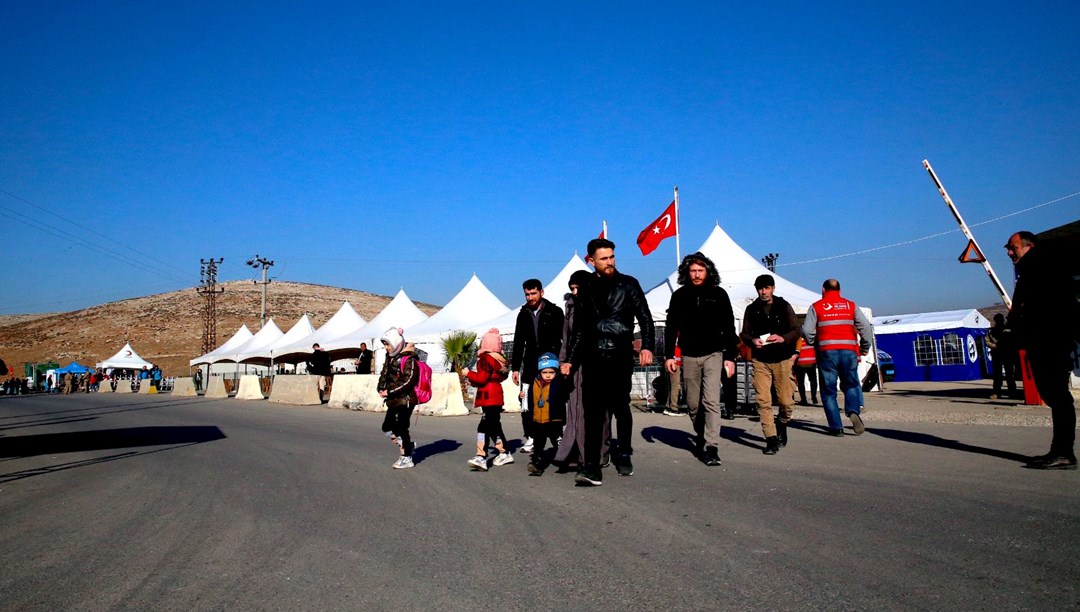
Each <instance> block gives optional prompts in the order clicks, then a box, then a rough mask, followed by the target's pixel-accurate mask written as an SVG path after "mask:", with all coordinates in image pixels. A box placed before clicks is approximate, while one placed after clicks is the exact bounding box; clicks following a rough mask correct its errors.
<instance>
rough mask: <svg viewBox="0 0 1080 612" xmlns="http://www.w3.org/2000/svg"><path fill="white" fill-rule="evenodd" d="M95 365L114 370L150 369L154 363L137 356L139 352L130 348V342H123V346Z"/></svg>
mask: <svg viewBox="0 0 1080 612" xmlns="http://www.w3.org/2000/svg"><path fill="white" fill-rule="evenodd" d="M95 367H98V368H103V369H108V368H113V369H114V370H125V369H126V370H141V369H143V368H147V369H150V368H152V367H154V364H152V363H150V362H149V361H147V360H145V359H143V358H142V357H139V354H138V353H136V352H135V349H133V348H131V344H130V343H125V344H124V348H122V349H120V351H119V352H118V353H116V354H115V355H113V356H112V357H109V358H108V359H106V360H105V361H102V362H100V363H98V364H97V365H96V366H95Z"/></svg>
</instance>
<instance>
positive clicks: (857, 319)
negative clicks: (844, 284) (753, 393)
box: [802, 278, 873, 436]
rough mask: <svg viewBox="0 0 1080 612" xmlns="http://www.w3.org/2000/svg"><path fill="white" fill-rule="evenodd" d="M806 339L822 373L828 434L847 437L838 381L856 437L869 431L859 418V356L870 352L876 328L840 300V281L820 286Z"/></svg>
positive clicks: (805, 325)
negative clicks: (838, 396)
mask: <svg viewBox="0 0 1080 612" xmlns="http://www.w3.org/2000/svg"><path fill="white" fill-rule="evenodd" d="M802 333H803V337H804V338H806V341H807V343H809V344H811V345H813V347H814V350H815V352H816V355H817V363H818V369H819V370H820V371H821V378H822V387H821V403H822V405H824V407H825V417H826V418H827V419H828V420H829V435H832V436H842V435H844V424H843V422H842V421H841V420H840V404H839V403H838V402H837V401H836V382H837V380H839V381H840V389H841V390H842V391H843V392H844V412H846V413H847V415H848V418H849V419H851V428H852V430H853V431H854V432H855V435H857V436H858V435H862V432H863V431H865V430H866V428H865V426H864V425H863V422H862V417H861V416H859V412H860V409H861V408H862V405H863V395H862V385H861V384H860V383H859V355H865V354H866V353H868V352H869V351H870V340H869V338H870V334H871V333H873V328H872V327H871V326H870V321H868V320H867V319H866V315H864V314H863V313H862V311H861V310H859V308H858V306H856V305H855V302H852V301H851V300H847V299H844V298H842V297H840V281H838V280H836V279H835V278H830V279H829V280H827V281H825V283H824V284H822V285H821V299H820V300H818V301H816V302H814V305H813V306H811V307H810V310H808V311H807V313H806V321H805V322H804V323H803V328H802Z"/></svg>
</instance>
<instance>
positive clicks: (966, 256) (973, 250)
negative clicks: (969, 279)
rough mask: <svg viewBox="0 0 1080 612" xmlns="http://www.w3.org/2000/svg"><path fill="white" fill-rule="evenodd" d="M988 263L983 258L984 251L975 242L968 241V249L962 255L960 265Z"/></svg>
mask: <svg viewBox="0 0 1080 612" xmlns="http://www.w3.org/2000/svg"><path fill="white" fill-rule="evenodd" d="M984 261H986V258H985V257H983V254H982V251H980V250H979V247H978V246H977V245H976V244H975V241H974V240H968V244H967V247H966V248H965V249H964V252H963V253H961V254H960V263H982V262H984Z"/></svg>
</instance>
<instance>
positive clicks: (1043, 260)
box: [1005, 243, 1080, 367]
mask: <svg viewBox="0 0 1080 612" xmlns="http://www.w3.org/2000/svg"><path fill="white" fill-rule="evenodd" d="M1056 256H1059V254H1058V253H1055V252H1053V251H1051V250H1049V245H1045V244H1044V243H1039V244H1037V245H1035V246H1033V247H1032V248H1031V250H1030V251H1028V252H1027V253H1026V254H1025V255H1024V256H1023V257H1021V258H1020V261H1019V262H1017V264H1016V287H1015V288H1014V289H1013V303H1012V309H1011V310H1010V311H1009V316H1008V318H1007V320H1006V323H1005V327H1006V328H1007V329H1008V330H1009V331H1011V332H1012V333H1013V334H1014V335H1013V339H1014V340H1016V343H1017V344H1018V345H1019V347H1020V348H1024V349H1027V350H1030V351H1037V352H1039V353H1042V356H1044V357H1045V358H1046V359H1048V360H1051V361H1053V362H1056V363H1059V364H1061V365H1062V367H1065V366H1066V365H1068V363H1069V362H1070V360H1069V354H1070V353H1071V352H1072V350H1073V348H1074V347H1075V346H1076V341H1077V340H1080V321H1078V319H1080V308H1078V306H1077V301H1076V297H1075V296H1074V295H1073V288H1072V279H1071V278H1069V276H1068V274H1066V273H1065V267H1064V265H1063V264H1062V263H1061V262H1060V261H1055V257H1056Z"/></svg>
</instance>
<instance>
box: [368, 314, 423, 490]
mask: <svg viewBox="0 0 1080 612" xmlns="http://www.w3.org/2000/svg"><path fill="white" fill-rule="evenodd" d="M382 345H383V348H385V349H386V361H384V362H383V367H382V373H381V374H379V385H378V391H379V395H380V396H381V397H382V398H383V401H384V402H385V403H386V416H385V417H384V418H383V424H382V430H383V432H385V433H386V435H387V437H389V438H390V441H391V442H393V443H394V444H396V445H397V446H398V451H399V457H398V460H397V461H395V462H394V465H393V468H394V469H396V470H401V469H408V468H411V467H413V457H412V454H413V447H414V445H413V441H412V437H411V436H410V435H409V420H410V419H411V418H412V413H413V409H414V408H416V405H417V404H418V403H419V401H418V398H417V393H416V387H417V383H419V381H420V367H421V366H420V358H419V357H418V356H417V354H416V347H414V346H413V345H412V343H406V342H405V337H404V335H403V331H402V329H401V328H399V327H391V328H390V329H388V330H386V333H385V334H383V337H382ZM429 399H430V398H429Z"/></svg>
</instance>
